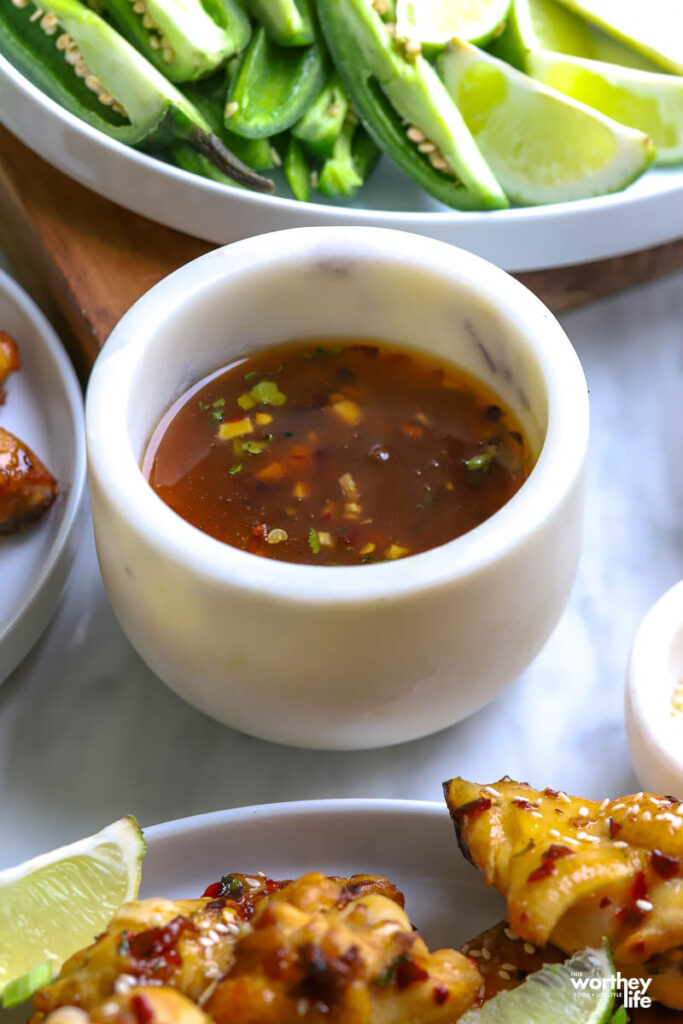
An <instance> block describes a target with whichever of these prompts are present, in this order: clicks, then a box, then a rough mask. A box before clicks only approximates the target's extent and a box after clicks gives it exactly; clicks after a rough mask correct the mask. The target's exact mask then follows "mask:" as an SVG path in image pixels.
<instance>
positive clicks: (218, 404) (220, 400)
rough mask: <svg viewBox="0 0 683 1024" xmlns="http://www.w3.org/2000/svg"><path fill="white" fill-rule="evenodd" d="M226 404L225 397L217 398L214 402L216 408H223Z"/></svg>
mask: <svg viewBox="0 0 683 1024" xmlns="http://www.w3.org/2000/svg"><path fill="white" fill-rule="evenodd" d="M224 405H225V399H224V398H217V399H216V401H215V402H214V403H213V408H214V409H222V408H223V406H224Z"/></svg>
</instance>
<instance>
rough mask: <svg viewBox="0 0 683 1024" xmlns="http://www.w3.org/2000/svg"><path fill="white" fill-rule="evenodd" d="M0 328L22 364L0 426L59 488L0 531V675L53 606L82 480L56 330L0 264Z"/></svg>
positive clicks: (71, 377) (75, 417)
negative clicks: (30, 516)
mask: <svg viewBox="0 0 683 1024" xmlns="http://www.w3.org/2000/svg"><path fill="white" fill-rule="evenodd" d="M0 329H2V330H6V331H9V333H10V334H11V335H13V337H14V338H15V339H16V342H17V344H18V346H19V354H20V357H21V361H22V369H21V370H20V371H19V372H18V373H13V374H12V375H11V376H10V378H9V381H8V383H7V385H6V392H7V398H6V401H5V404H4V405H2V406H0V426H2V427H4V428H5V429H6V430H9V431H11V432H12V433H13V434H16V435H17V436H18V437H19V438H21V440H22V441H25V442H26V444H28V445H29V447H30V448H32V449H33V450H34V451H35V453H36V455H37V456H38V457H39V458H40V459H42V460H43V462H45V464H46V465H47V467H48V469H49V470H50V471H51V472H52V473H53V474H54V476H55V477H56V478H57V480H58V482H59V487H60V494H59V496H58V498H57V499H56V501H55V503H54V505H53V506H52V508H51V509H50V510H49V511H48V512H47V513H46V515H45V517H44V518H43V519H41V520H39V522H37V523H35V524H34V525H33V526H31V527H30V528H29V529H27V530H25V531H23V532H22V533H19V534H13V535H10V536H6V537H5V536H2V535H0V683H2V682H3V681H4V680H5V679H6V678H7V676H8V675H9V674H10V672H12V670H13V669H14V668H15V667H16V666H17V665H18V664H19V662H20V661H21V659H22V658H23V657H24V655H25V654H27V653H28V651H29V649H30V648H31V647H32V645H33V644H34V643H35V641H36V640H37V639H38V637H39V636H40V634H41V633H42V631H43V630H44V628H45V626H47V624H48V622H49V620H50V618H51V617H52V615H53V613H54V612H55V610H56V608H57V604H58V602H59V598H60V595H61V592H62V588H63V586H64V584H65V582H66V580H67V577H68V574H69V570H70V569H71V565H72V562H73V558H74V555H75V553H76V546H77V543H78V541H79V539H80V537H79V527H80V526H81V525H82V518H81V515H80V513H81V509H82V507H83V501H82V499H83V489H84V484H85V439H84V426H83V399H82V395H81V389H80V387H79V384H78V381H77V380H76V375H75V373H74V371H73V369H72V367H71V363H70V362H69V359H68V357H67V355H66V353H65V351H64V349H63V347H62V345H61V342H60V341H59V338H58V337H57V335H56V334H55V332H54V331H53V330H52V328H51V327H50V325H49V323H48V322H47V320H46V319H45V317H44V316H43V314H42V313H41V312H40V310H39V309H38V307H37V306H36V305H35V303H34V302H33V301H32V300H31V299H30V298H29V297H28V296H27V295H26V294H25V292H23V291H22V290H21V288H19V286H18V285H17V284H15V282H14V281H12V279H11V278H10V277H8V275H7V274H5V273H3V272H2V271H0Z"/></svg>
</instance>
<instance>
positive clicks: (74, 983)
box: [31, 874, 482, 1024]
mask: <svg viewBox="0 0 683 1024" xmlns="http://www.w3.org/2000/svg"><path fill="white" fill-rule="evenodd" d="M481 988H482V979H481V975H480V973H479V971H478V969H477V967H476V965H475V963H474V961H473V960H470V959H468V958H467V957H465V956H463V955H462V954H460V953H458V952H456V951H455V950H440V951H438V952H436V953H430V952H429V950H428V949H427V947H426V945H425V944H424V942H423V941H422V939H420V938H419V937H418V936H417V934H416V933H415V932H414V931H413V929H412V926H411V924H410V922H409V920H408V918H407V916H406V914H405V911H404V910H403V897H402V895H401V893H400V892H399V891H398V889H396V888H395V886H393V885H392V884H391V883H390V882H388V881H387V880H386V879H385V878H381V877H373V876H368V875H359V876H354V877H352V878H349V879H346V878H326V877H325V876H324V875H321V874H309V875H305V876H304V877H303V878H301V879H299V880H298V881H294V882H275V881H272V880H271V879H268V878H265V877H264V876H262V875H255V876H249V875H239V874H233V875H227V876H225V877H224V878H223V879H221V881H220V882H217V883H215V884H214V885H211V886H209V888H208V889H207V890H206V893H205V895H204V897H202V898H201V899H199V900H187V901H179V902H178V901H171V900H163V899H154V900H141V901H138V902H136V903H129V904H126V905H124V906H123V907H122V908H121V909H120V910H119V911H118V913H117V914H116V915H115V916H114V918H113V919H112V921H111V923H110V925H109V927H108V928H107V930H106V931H105V932H104V933H103V934H102V935H100V936H99V937H98V938H97V939H96V941H95V942H94V943H93V945H91V946H89V947H88V948H87V949H85V950H82V951H81V952H79V953H77V954H76V955H75V956H73V957H71V959H70V960H68V961H67V962H66V964H65V965H64V967H63V968H62V972H61V975H60V977H59V978H58V979H57V980H56V981H54V982H52V984H50V985H47V986H46V987H45V988H43V989H42V990H41V991H39V992H38V993H36V995H35V996H34V1005H35V1009H36V1013H35V1015H34V1017H33V1019H32V1022H31V1024H43V1022H46V1024H91V1022H92V1024H154V1022H156V1024H207V1022H208V1021H209V1020H211V1021H214V1022H216V1024H270V1022H275V1021H277V1024H288V1022H290V1021H291V1022H294V1021H296V1022H297V1024H298V1022H300V1021H303V1022H305V1021H315V1022H320V1024H322V1022H323V1021H325V1022H329V1024H347V1022H348V1024H366V1022H367V1024H370V1022H372V1024H385V1022H387V1024H399V1022H405V1021H410V1022H411V1024H422V1022H424V1024H445V1022H447V1021H453V1020H455V1019H456V1018H457V1017H458V1016H460V1015H461V1014H462V1013H463V1012H464V1011H465V1010H466V1009H468V1008H469V1007H470V1006H472V1005H474V1004H475V1003H476V1002H477V1000H478V999H479V998H480V996H481Z"/></svg>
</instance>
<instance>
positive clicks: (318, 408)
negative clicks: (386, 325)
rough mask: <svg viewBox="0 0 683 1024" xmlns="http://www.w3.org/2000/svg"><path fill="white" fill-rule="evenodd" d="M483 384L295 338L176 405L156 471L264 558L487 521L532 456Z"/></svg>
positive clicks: (407, 542) (411, 538)
mask: <svg viewBox="0 0 683 1024" xmlns="http://www.w3.org/2000/svg"><path fill="white" fill-rule="evenodd" d="M533 462H534V459H533V456H532V453H531V450H530V447H529V444H528V441H527V439H526V437H525V436H524V433H523V431H522V429H521V427H520V424H519V423H518V422H517V420H516V419H515V417H514V415H513V414H512V413H511V411H510V410H509V409H508V408H506V407H505V406H504V404H503V403H502V402H501V401H500V399H499V398H498V397H497V396H496V395H495V394H494V393H493V392H492V391H491V390H490V389H488V388H487V387H485V386H484V385H483V384H482V383H481V382H480V381H478V380H476V379H475V378H474V377H472V376H470V375H469V374H467V373H465V372H464V371H463V370H460V369H458V368H457V367H455V366H452V365H448V364H444V363H442V362H440V361H438V360H436V359H434V358H432V357H430V356H427V355H425V354H423V353H421V352H416V351H413V350H407V349H401V348H398V347H394V346H393V345H387V344H385V343H377V342H374V341H373V342H371V341H367V342H366V341H348V340H346V341H333V340H323V341H320V342H315V341H307V342H296V343H291V344H287V345H282V346H277V347H272V348H268V349H264V350H261V351H259V352H256V353H254V354H253V355H251V356H248V357H246V358H244V359H240V360H237V361H236V362H234V363H232V364H230V365H229V366H227V367H225V368H224V369H221V370H219V371H217V372H216V373H213V374H212V375H210V376H209V377H207V378H205V379H204V380H202V381H200V382H199V383H198V384H196V385H194V386H193V387H192V388H191V389H190V390H189V391H188V392H187V393H186V394H184V395H183V396H182V397H181V398H180V399H178V401H176V402H175V403H174V405H173V406H172V407H171V408H170V409H169V410H168V412H167V413H166V415H165V416H164V417H163V419H162V420H161V422H160V424H159V425H158V427H157V429H156V430H155V432H154V435H153V437H152V439H151V441H150V443H149V446H148V449H147V452H146V454H145V457H144V461H143V472H144V474H145V476H146V477H147V479H148V480H149V483H150V485H151V486H152V487H153V488H154V490H155V491H156V493H157V494H158V495H159V497H160V498H162V499H163V501H165V502H166V504H167V505H169V506H170V507H171V508H172V509H173V510H174V511H175V512H177V513H178V515H180V516H182V517H183V519H185V520H187V521H188V522H189V523H192V524H193V525H194V526H196V527H197V528H198V529H200V530H202V531H203V532H204V533H207V534H209V535H210V536H212V537H216V538H217V539H218V540H221V541H224V542H225V543H227V544H231V545H233V546H234V547H237V548H241V549H243V550H245V551H249V552H251V553H253V554H257V555H262V556H264V557H267V558H276V559H280V560H283V561H287V562H299V563H306V564H309V565H361V564H368V563H373V562H378V561H384V560H387V559H389V560H391V559H396V558H402V557H405V556H408V555H412V554H416V553H418V552H420V551H426V550H428V549H430V548H435V547H438V546H439V545H441V544H445V543H447V542H448V541H451V540H453V539H454V538H456V537H459V536H460V535H461V534H463V533H466V532H467V531H468V530H471V529H473V528H474V527H476V526H478V525H479V524H480V523H483V522H484V521H485V520H486V519H488V518H489V516H491V515H493V514H494V513H495V512H497V511H498V510H499V509H500V508H501V507H502V506H503V505H504V504H505V503H506V502H507V501H509V499H510V498H511V497H512V496H513V495H514V494H515V492H516V491H517V490H519V488H520V487H521V486H522V484H523V483H524V481H525V480H526V478H527V476H528V475H529V473H530V471H531V469H532V467H533Z"/></svg>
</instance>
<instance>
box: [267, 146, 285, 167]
mask: <svg viewBox="0 0 683 1024" xmlns="http://www.w3.org/2000/svg"><path fill="white" fill-rule="evenodd" d="M269 152H270V159H271V160H272V161H273V163H274V164H275V166H276V167H281V166H282V160H281V159H280V154H279V153H278V151H277V150H276V148H275V146H271V147H270V150H269Z"/></svg>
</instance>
